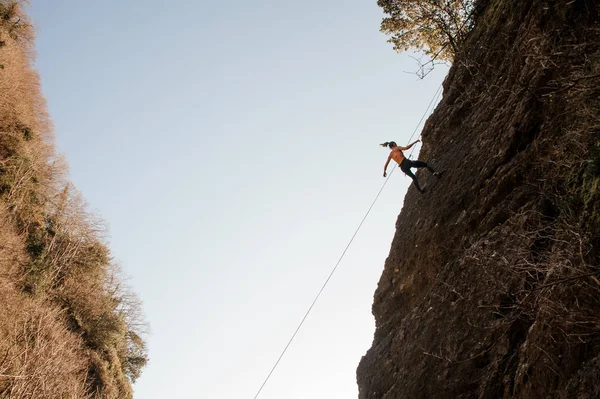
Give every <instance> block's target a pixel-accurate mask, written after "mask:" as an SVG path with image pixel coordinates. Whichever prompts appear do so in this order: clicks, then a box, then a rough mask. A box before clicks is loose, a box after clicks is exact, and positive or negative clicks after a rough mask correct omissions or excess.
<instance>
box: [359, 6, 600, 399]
mask: <svg viewBox="0 0 600 399" xmlns="http://www.w3.org/2000/svg"><path fill="white" fill-rule="evenodd" d="M479 7H480V8H479V9H478V10H479V11H478V13H477V16H476V17H475V24H474V28H473V30H472V31H471V33H470V35H469V38H468V40H467V42H466V43H465V45H464V46H463V50H462V51H461V52H460V53H459V54H457V56H456V58H455V61H454V65H453V67H452V69H451V71H450V73H449V75H448V77H447V78H446V81H445V82H444V97H443V100H442V101H441V103H440V104H439V105H438V107H437V109H436V111H435V112H434V114H433V115H432V116H431V117H430V118H429V120H428V122H427V124H426V126H425V128H424V130H423V135H422V139H423V149H422V151H421V155H420V158H422V159H425V160H427V161H428V162H430V163H431V164H432V165H433V166H434V167H436V168H441V169H444V170H445V171H446V173H445V174H444V176H443V177H442V178H441V179H440V180H436V178H435V177H432V176H431V175H429V174H427V172H424V173H423V174H421V175H420V176H419V178H420V180H421V181H424V182H425V183H426V186H427V193H426V194H425V195H420V194H419V193H418V192H417V191H416V189H415V188H414V187H411V188H410V189H409V191H408V193H407V195H406V198H405V202H404V208H403V209H402V212H401V214H400V216H399V217H398V220H397V222H396V234H395V237H394V240H393V242H392V245H391V250H390V254H389V257H388V258H387V260H386V263H385V269H384V272H383V275H382V276H381V279H380V281H379V284H378V287H377V290H376V292H375V297H374V304H373V314H374V316H375V320H376V332H375V337H374V341H373V346H372V347H371V348H370V349H369V351H368V352H367V354H366V355H365V356H364V357H363V359H362V360H361V362H360V365H359V367H358V370H357V380H358V385H359V398H360V399H384V398H385V399H396V398H398V399H399V398H555V397H556V398H598V397H600V260H599V259H600V250H599V248H600V88H599V87H600V24H599V17H598V14H599V7H600V6H599V5H598V2H597V1H595V0H574V1H573V0H554V1H552V0H548V1H537V0H521V1H506V0H489V1H488V0H486V1H482V2H480V4H479Z"/></svg>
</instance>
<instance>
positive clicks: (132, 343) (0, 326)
mask: <svg viewBox="0 0 600 399" xmlns="http://www.w3.org/2000/svg"><path fill="white" fill-rule="evenodd" d="M20 3H21V2H18V1H7V0H0V303H1V304H2V306H0V398H11V399H31V398H36V399H45V398H48V399H49V398H69V399H70V398H73V399H74V398H77V399H79V398H105V399H113V398H114V399H117V398H118V399H123V398H131V397H132V390H131V384H132V382H133V381H135V379H136V378H137V377H138V376H139V375H140V372H141V370H142V368H143V367H144V365H145V364H146V362H147V355H146V349H145V343H144V340H143V334H144V331H145V323H144V320H143V318H142V315H141V308H140V303H139V301H138V300H137V298H136V297H135V295H134V294H133V293H132V292H130V291H129V290H128V289H127V288H126V284H124V279H123V277H122V276H121V274H120V272H119V268H118V266H117V265H116V264H115V262H114V260H113V259H112V258H111V255H110V250H109V248H108V247H107V244H106V241H105V238H104V237H105V231H104V228H103V226H102V222H101V221H100V220H99V219H98V218H97V217H95V216H94V215H93V214H91V213H90V212H89V211H88V210H87V207H86V204H85V202H84V201H83V199H82V198H81V196H80V195H79V194H78V192H77V190H76V189H75V188H74V187H73V185H72V184H71V183H70V182H69V180H68V176H67V168H66V164H65V162H64V161H63V160H62V159H61V158H60V157H59V156H57V154H56V152H55V148H54V144H53V132H52V126H51V122H50V119H49V117H48V115H47V112H46V105H45V100H44V98H43V97H42V94H41V92H40V87H39V78H38V76H37V74H36V73H35V71H33V69H32V62H33V55H34V50H33V28H32V26H31V24H30V23H29V21H28V19H27V16H26V15H25V14H24V13H23V10H22V8H21V6H20Z"/></svg>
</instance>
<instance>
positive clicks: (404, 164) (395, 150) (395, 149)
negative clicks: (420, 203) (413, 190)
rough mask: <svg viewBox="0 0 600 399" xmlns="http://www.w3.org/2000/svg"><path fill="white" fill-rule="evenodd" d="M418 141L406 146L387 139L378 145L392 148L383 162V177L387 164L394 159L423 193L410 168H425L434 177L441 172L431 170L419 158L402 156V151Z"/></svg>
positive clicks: (385, 174) (438, 175)
mask: <svg viewBox="0 0 600 399" xmlns="http://www.w3.org/2000/svg"><path fill="white" fill-rule="evenodd" d="M420 141H421V140H417V141H415V142H414V143H412V144H409V145H407V146H406V147H399V146H398V145H397V144H396V143H395V142H393V141H388V142H385V143H383V144H380V145H381V146H382V147H390V149H391V150H392V151H391V152H390V156H389V157H388V159H387V162H386V163H385V166H384V167H383V177H386V176H387V173H386V170H387V167H388V164H389V163H390V160H392V159H393V160H394V161H396V162H397V163H398V165H400V169H401V170H402V171H403V172H404V173H405V174H407V175H408V176H410V178H411V179H412V180H413V183H414V184H415V186H416V187H417V190H419V192H420V193H421V194H423V193H424V192H425V190H423V189H422V188H421V187H420V186H419V182H418V181H417V176H415V174H414V173H413V172H411V171H410V168H427V170H428V171H429V172H431V173H432V174H433V175H434V176H435V177H438V178H439V177H440V176H441V175H442V173H443V172H436V171H435V170H433V168H432V167H431V166H429V165H427V163H425V162H423V161H419V160H417V161H411V160H410V159H408V158H406V157H405V156H404V153H403V152H402V151H404V150H408V149H409V148H410V147H412V146H413V145H415V144H417V143H418V142H420Z"/></svg>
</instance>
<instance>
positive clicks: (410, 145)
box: [399, 140, 421, 151]
mask: <svg viewBox="0 0 600 399" xmlns="http://www.w3.org/2000/svg"><path fill="white" fill-rule="evenodd" d="M420 141H421V140H417V141H414V142H413V143H411V144H409V145H407V146H406V147H399V148H400V149H401V150H402V151H406V150H409V149H410V147H412V146H413V145H415V144H417V143H418V142H420Z"/></svg>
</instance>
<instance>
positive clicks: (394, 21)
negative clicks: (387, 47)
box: [377, 0, 476, 61]
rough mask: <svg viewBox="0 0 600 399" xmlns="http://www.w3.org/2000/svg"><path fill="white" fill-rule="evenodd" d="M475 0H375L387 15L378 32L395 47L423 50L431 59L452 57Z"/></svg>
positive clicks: (464, 29)
mask: <svg viewBox="0 0 600 399" xmlns="http://www.w3.org/2000/svg"><path fill="white" fill-rule="evenodd" d="M475 1H476V0H378V1H377V5H379V6H380V7H381V8H383V11H384V12H385V13H386V14H387V15H389V16H387V17H385V18H384V19H383V21H382V22H381V32H383V33H385V34H388V35H391V38H390V39H389V42H390V43H392V44H393V45H394V50H396V51H406V50H408V49H410V48H414V49H417V50H421V51H423V52H424V53H425V54H426V55H427V56H429V58H430V59H431V60H444V61H451V60H452V59H453V58H454V55H455V54H456V51H457V50H458V48H459V46H460V44H461V42H462V41H463V39H464V37H465V34H466V32H467V31H468V30H469V28H470V27H471V26H470V16H471V12H472V10H473V7H474V5H475Z"/></svg>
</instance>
